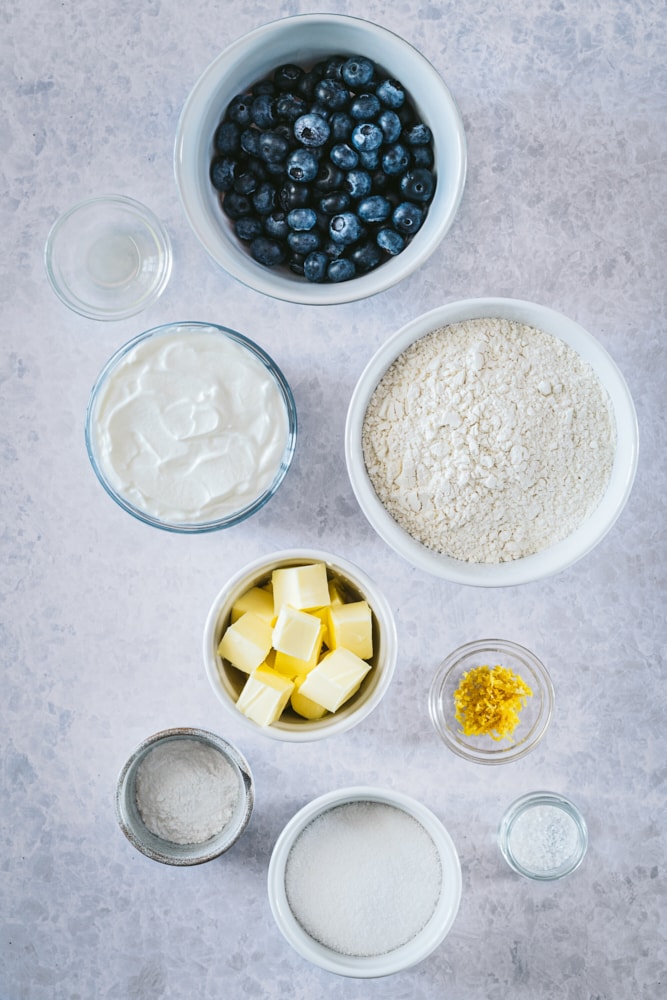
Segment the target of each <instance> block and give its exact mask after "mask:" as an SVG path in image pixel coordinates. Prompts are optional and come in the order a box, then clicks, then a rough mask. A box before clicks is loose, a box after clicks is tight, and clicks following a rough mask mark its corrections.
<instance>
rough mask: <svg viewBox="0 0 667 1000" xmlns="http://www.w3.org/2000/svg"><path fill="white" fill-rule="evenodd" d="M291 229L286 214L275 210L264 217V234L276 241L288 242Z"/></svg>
mask: <svg viewBox="0 0 667 1000" xmlns="http://www.w3.org/2000/svg"><path fill="white" fill-rule="evenodd" d="M289 231H290V229H289V226H288V224H287V216H286V215H285V213H284V212H281V211H278V210H275V211H273V212H270V213H269V214H268V215H267V216H265V217H264V232H265V233H266V235H267V236H273V237H274V239H276V240H286V239H287V234H288V233H289Z"/></svg>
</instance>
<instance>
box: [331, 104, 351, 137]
mask: <svg viewBox="0 0 667 1000" xmlns="http://www.w3.org/2000/svg"><path fill="white" fill-rule="evenodd" d="M329 128H330V129H331V136H330V138H331V139H332V141H333V142H347V141H348V139H349V138H350V136H351V135H352V129H353V128H354V119H353V118H352V117H351V116H350V115H348V113H347V112H346V111H334V113H333V114H332V116H331V118H330V119H329Z"/></svg>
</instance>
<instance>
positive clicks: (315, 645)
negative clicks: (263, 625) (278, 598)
mask: <svg viewBox="0 0 667 1000" xmlns="http://www.w3.org/2000/svg"><path fill="white" fill-rule="evenodd" d="M323 631H324V628H323V625H322V622H321V621H320V619H319V618H317V617H316V615H309V614H308V613H307V612H306V611H297V610H296V608H293V607H291V606H290V605H288V604H286V605H284V606H283V607H282V608H281V609H280V613H279V615H278V619H277V621H276V624H275V625H274V626H273V634H272V643H273V648H274V649H275V650H277V651H278V652H280V653H287V655H288V656H295V657H297V659H299V660H306V661H309V660H310V659H311V657H312V656H313V654H314V653H315V652H317V653H319V651H320V649H321V647H322V632H323Z"/></svg>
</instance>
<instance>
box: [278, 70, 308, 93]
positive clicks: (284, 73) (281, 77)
mask: <svg viewBox="0 0 667 1000" xmlns="http://www.w3.org/2000/svg"><path fill="white" fill-rule="evenodd" d="M302 76H303V70H302V69H301V67H300V66H295V65H294V63H286V64H285V65H284V66H279V67H278V69H277V70H276V71H275V73H274V74H273V82H274V83H275V85H276V87H277V88H278V90H292V88H293V87H294V86H296V84H297V83H298V81H299V80H300V79H301V77H302Z"/></svg>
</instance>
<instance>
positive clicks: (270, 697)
mask: <svg viewBox="0 0 667 1000" xmlns="http://www.w3.org/2000/svg"><path fill="white" fill-rule="evenodd" d="M293 690H294V684H293V683H292V681H291V680H289V678H287V677H284V676H283V674H280V673H278V672H277V671H276V670H273V669H272V668H271V667H267V666H266V664H262V665H261V666H259V667H257V669H256V670H253V672H252V673H251V674H250V676H249V677H248V679H247V681H246V682H245V684H244V686H243V690H242V691H241V694H240V695H239V698H238V701H237V702H236V707H237V708H238V710H239V711H240V712H243V714H244V715H246V716H247V717H248V718H249V719H252V721H253V722H256V723H257V725H258V726H270V725H271V723H272V722H276V721H277V720H278V719H279V718H280V716H281V715H282V712H283V709H284V708H285V706H286V705H287V702H288V701H289V698H290V695H291V694H292V691H293Z"/></svg>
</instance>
